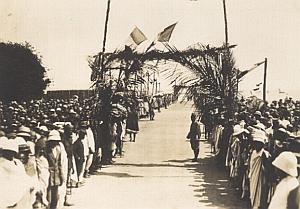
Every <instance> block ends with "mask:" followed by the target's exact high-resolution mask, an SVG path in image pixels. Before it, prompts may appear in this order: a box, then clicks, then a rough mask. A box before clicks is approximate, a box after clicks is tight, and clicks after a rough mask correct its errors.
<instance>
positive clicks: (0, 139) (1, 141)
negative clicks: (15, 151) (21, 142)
mask: <svg viewBox="0 0 300 209" xmlns="http://www.w3.org/2000/svg"><path fill="white" fill-rule="evenodd" d="M7 141H8V138H7V137H5V136H2V137H0V149H1V148H3V146H5V143H6V142H7Z"/></svg>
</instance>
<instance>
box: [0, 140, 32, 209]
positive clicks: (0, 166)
mask: <svg viewBox="0 0 300 209" xmlns="http://www.w3.org/2000/svg"><path fill="white" fill-rule="evenodd" d="M1 146H2V154H1V157H0V183H1V187H0V197H1V201H0V208H7V207H9V206H13V208H24V209H27V208H28V209H29V208H32V203H33V201H34V200H32V199H30V198H31V197H32V192H33V185H34V184H33V182H32V180H31V179H30V178H29V176H28V175H27V174H26V172H25V168H24V166H23V164H22V162H21V161H19V160H18V159H16V156H17V153H18V145H17V143H16V142H15V141H14V140H6V141H5V142H4V143H2V144H1Z"/></svg>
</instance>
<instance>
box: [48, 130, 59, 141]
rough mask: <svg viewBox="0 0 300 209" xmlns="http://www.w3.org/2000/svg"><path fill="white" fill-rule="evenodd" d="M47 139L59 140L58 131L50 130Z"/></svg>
mask: <svg viewBox="0 0 300 209" xmlns="http://www.w3.org/2000/svg"><path fill="white" fill-rule="evenodd" d="M48 141H61V138H60V134H59V132H58V131H57V130H52V131H50V133H49V137H48Z"/></svg>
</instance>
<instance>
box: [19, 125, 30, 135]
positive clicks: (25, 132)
mask: <svg viewBox="0 0 300 209" xmlns="http://www.w3.org/2000/svg"><path fill="white" fill-rule="evenodd" d="M17 136H21V137H30V128H28V127H26V126H21V127H20V128H19V132H18V133H17Z"/></svg>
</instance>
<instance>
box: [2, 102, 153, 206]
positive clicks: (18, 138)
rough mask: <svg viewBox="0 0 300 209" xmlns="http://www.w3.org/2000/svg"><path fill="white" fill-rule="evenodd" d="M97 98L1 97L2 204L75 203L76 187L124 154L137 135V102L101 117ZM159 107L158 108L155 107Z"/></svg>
mask: <svg viewBox="0 0 300 209" xmlns="http://www.w3.org/2000/svg"><path fill="white" fill-rule="evenodd" d="M97 108H98V107H97V103H96V102H95V98H88V99H83V100H82V99H79V98H78V97H77V96H74V97H73V98H72V99H62V100H60V99H48V100H44V99H42V100H33V101H30V102H22V103H20V102H19V103H18V102H15V101H12V102H10V103H1V102H0V182H1V187H0V197H1V201H0V208H24V209H25V208H50V209H55V208H61V207H62V206H71V205H73V203H72V201H71V195H72V189H74V188H78V187H81V186H83V185H84V183H85V179H86V178H89V177H90V176H91V175H94V174H98V173H99V172H101V171H100V170H101V168H102V167H103V166H104V165H107V164H113V163H114V160H113V158H115V157H116V156H118V155H119V156H120V157H121V156H123V154H124V151H123V141H124V138H125V134H128V135H129V137H128V138H129V141H132V142H134V141H135V140H136V134H137V133H138V132H139V122H138V120H139V115H138V108H137V105H135V104H133V103H131V105H130V106H127V107H124V106H122V105H120V104H113V105H112V108H111V110H110V117H109V118H108V120H101V119H99V118H97V117H98V116H99V113H97ZM153 112H154V110H153Z"/></svg>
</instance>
